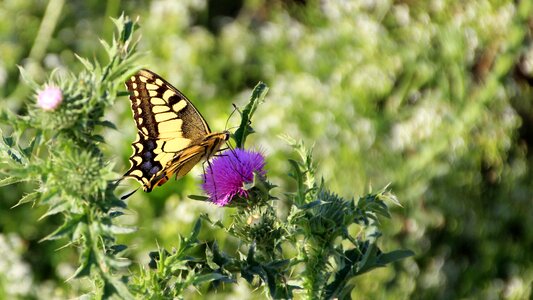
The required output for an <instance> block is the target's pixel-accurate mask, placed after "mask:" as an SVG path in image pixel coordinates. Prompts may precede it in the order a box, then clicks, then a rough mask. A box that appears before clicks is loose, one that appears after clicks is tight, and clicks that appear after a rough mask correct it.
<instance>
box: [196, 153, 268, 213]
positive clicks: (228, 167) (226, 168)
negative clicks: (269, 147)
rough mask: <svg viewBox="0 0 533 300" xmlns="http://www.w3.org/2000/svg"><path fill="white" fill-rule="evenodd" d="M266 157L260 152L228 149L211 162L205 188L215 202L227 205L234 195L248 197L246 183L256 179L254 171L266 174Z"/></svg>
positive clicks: (206, 173) (204, 183)
mask: <svg viewBox="0 0 533 300" xmlns="http://www.w3.org/2000/svg"><path fill="white" fill-rule="evenodd" d="M264 166H265V158H264V157H263V155H262V154H261V153H260V152H255V151H247V150H243V149H239V148H237V149H235V150H232V151H226V152H225V153H224V154H222V155H220V156H218V157H216V158H215V159H213V161H212V162H211V163H210V164H209V166H208V168H207V170H206V172H205V174H204V175H203V179H204V182H203V184H202V188H203V190H204V191H205V192H206V193H207V194H208V195H209V198H210V199H211V201H213V202H214V203H215V204H217V205H220V206H224V205H227V204H228V203H229V202H230V201H231V199H232V198H233V197H234V196H240V197H244V198H245V197H247V196H248V191H247V190H246V188H245V187H244V185H245V184H246V183H251V182H252V181H253V180H254V172H255V173H257V174H259V175H260V176H265V174H266V172H265V170H264Z"/></svg>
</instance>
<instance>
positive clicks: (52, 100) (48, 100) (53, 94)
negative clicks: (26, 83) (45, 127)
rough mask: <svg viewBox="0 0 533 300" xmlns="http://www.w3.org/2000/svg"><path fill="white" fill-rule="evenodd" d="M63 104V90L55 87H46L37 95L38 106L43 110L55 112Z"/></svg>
mask: <svg viewBox="0 0 533 300" xmlns="http://www.w3.org/2000/svg"><path fill="white" fill-rule="evenodd" d="M61 102H63V93H62V92H61V89H60V88H58V87H55V86H46V87H45V88H44V89H43V90H41V91H39V93H38V94H37V106H38V107H40V108H42V109H43V110H46V111H48V110H54V109H56V108H57V107H58V106H59V104H61Z"/></svg>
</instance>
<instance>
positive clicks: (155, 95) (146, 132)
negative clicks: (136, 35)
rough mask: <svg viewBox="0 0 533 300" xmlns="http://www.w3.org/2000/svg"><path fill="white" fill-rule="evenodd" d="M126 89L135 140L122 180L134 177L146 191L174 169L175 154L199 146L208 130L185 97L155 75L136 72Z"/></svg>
mask: <svg viewBox="0 0 533 300" xmlns="http://www.w3.org/2000/svg"><path fill="white" fill-rule="evenodd" d="M126 87H127V88H128V91H129V92H130V100H131V109H132V111H133V118H134V120H135V124H136V125H137V139H136V140H135V142H133V144H132V147H133V154H132V156H131V157H130V159H129V160H130V162H131V167H130V169H129V170H128V171H127V172H126V174H124V177H132V178H135V179H136V180H138V181H139V182H141V184H142V185H143V189H144V190H145V191H147V192H149V191H151V190H152V188H153V187H154V186H155V185H156V184H159V185H161V184H162V183H164V181H166V179H165V180H164V181H162V179H164V178H165V177H167V179H168V177H169V176H171V175H172V173H170V174H169V172H168V171H169V170H174V171H175V170H177V169H176V168H174V169H169V167H170V166H171V165H172V164H176V162H177V161H176V156H177V154H178V153H181V152H183V151H184V149H188V148H189V147H190V146H191V145H197V144H199V143H200V142H201V141H202V140H203V139H204V138H205V137H207V136H210V133H211V130H210V129H209V126H208V125H207V123H206V121H205V120H204V118H203V117H202V115H201V114H200V112H198V110H197V109H196V108H195V107H194V105H193V104H192V103H191V102H190V101H189V100H188V99H187V97H185V95H183V94H182V93H181V92H180V91H178V90H177V89H176V88H175V87H173V86H172V85H171V84H169V83H168V82H167V81H165V80H164V79H163V78H161V77H160V76H159V75H157V74H155V73H153V72H151V71H149V70H144V69H143V70H140V71H138V72H137V73H136V74H134V75H132V76H131V77H130V78H129V79H128V80H127V81H126ZM201 158H202V156H200V158H199V159H198V160H196V162H195V163H194V164H196V163H197V162H198V161H200V159H201ZM193 166H194V165H193ZM191 168H192V166H191V167H190V168H188V170H190V169H191ZM188 170H187V172H188ZM183 175H184V174H183Z"/></svg>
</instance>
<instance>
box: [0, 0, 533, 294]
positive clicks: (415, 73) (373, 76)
mask: <svg viewBox="0 0 533 300" xmlns="http://www.w3.org/2000/svg"><path fill="white" fill-rule="evenodd" d="M532 6H533V3H531V1H520V0H519V1H510V0H509V1H503V0H502V1H497V0H492V1H489V0H486V1H483V0H480V1H452V0H431V1H408V0H404V1H392V0H364V1H310V0H292V1H291V0H286V1H268V0H249V1H244V0H243V1H229V0H210V1H208V0H184V1H174V0H159V1H118V0H112V1H107V2H103V1H95V0H90V1H79V0H75V1H64V0H50V1H38V0H34V1H29V0H3V1H1V2H0V98H1V99H2V101H1V102H0V105H2V106H5V107H8V108H9V109H12V110H14V111H20V110H23V109H24V103H26V102H28V99H29V98H30V97H32V96H33V91H31V90H30V89H29V88H28V87H27V86H24V84H23V83H22V82H21V80H20V78H19V71H18V69H17V65H21V66H24V67H25V68H27V69H28V70H29V72H30V74H31V75H32V76H33V77H34V78H36V79H37V80H38V81H40V82H43V81H44V80H45V79H46V76H47V74H49V72H51V71H52V70H53V69H58V72H62V70H66V69H70V70H73V71H76V70H81V69H82V66H81V64H80V63H79V62H78V61H77V60H76V58H75V56H74V54H75V53H76V54H78V55H80V56H82V57H87V58H95V59H98V60H105V59H106V58H105V55H104V54H105V53H104V51H103V50H102V48H101V46H100V43H99V42H98V40H99V39H107V40H109V39H110V37H111V36H112V34H113V24H112V22H111V21H110V17H118V16H119V15H120V13H121V12H125V14H127V15H129V16H130V17H132V18H137V17H138V18H139V23H140V25H141V28H140V29H139V31H138V34H139V37H140V45H139V50H140V51H143V52H145V55H144V56H143V58H142V59H141V60H140V61H139V65H140V66H143V67H147V68H149V69H151V70H153V71H155V72H157V73H159V74H160V75H162V76H163V77H164V78H166V79H167V80H168V81H169V82H171V83H173V84H174V85H175V86H176V87H178V88H179V89H180V90H182V91H183V92H184V93H185V94H186V95H187V96H188V97H189V98H190V99H191V100H192V101H193V102H194V103H195V105H196V106H197V107H198V108H199V110H200V111H202V113H203V115H204V116H205V117H206V119H207V120H208V122H209V123H210V125H211V128H212V129H213V130H223V129H224V127H225V126H226V125H225V124H226V120H227V118H228V116H229V114H230V113H231V112H232V110H233V108H232V105H231V104H232V103H235V104H237V105H242V104H244V103H245V102H246V99H247V98H248V97H249V95H250V91H251V88H253V86H254V85H255V84H256V83H257V82H258V81H259V80H262V81H264V82H266V83H267V84H268V85H269V87H270V92H269V94H268V96H267V99H266V102H265V103H264V104H263V105H262V106H260V107H259V109H258V111H257V115H256V117H255V120H254V123H253V126H254V128H255V130H256V131H257V133H256V134H255V135H253V136H251V138H250V141H249V144H248V145H249V146H250V145H253V146H254V147H257V148H259V149H262V150H263V151H264V152H265V153H266V154H267V155H268V165H267V167H268V169H269V177H270V180H271V181H272V182H273V183H276V184H278V185H280V188H279V189H278V190H279V193H281V191H284V190H285V189H287V188H291V182H290V181H289V180H288V179H287V172H288V167H289V166H288V164H287V162H286V158H287V157H288V155H290V149H289V147H288V146H287V145H286V144H285V142H284V141H283V140H282V139H280V138H279V135H280V134H288V135H290V136H292V137H294V138H297V139H303V140H304V141H305V142H306V143H307V144H308V145H312V144H314V154H315V158H316V161H317V163H318V167H319V171H320V173H321V175H322V176H324V179H325V182H326V183H327V184H328V185H329V186H330V187H331V189H332V190H334V191H336V192H338V193H339V194H341V195H342V196H345V197H348V198H351V197H357V196H358V195H361V194H363V193H365V192H368V191H369V189H370V188H371V187H374V189H380V188H382V187H383V186H385V185H386V184H388V183H391V187H392V190H393V192H394V193H396V194H397V196H398V197H399V199H400V201H401V203H402V205H403V207H395V208H394V215H393V217H392V219H391V220H384V221H383V226H384V227H385V233H384V238H383V239H382V243H383V245H382V248H383V249H385V250H387V249H391V250H392V249H396V248H407V249H411V250H413V251H414V252H415V253H416V256H415V257H414V258H409V259H406V260H404V261H402V262H401V263H398V264H396V265H394V266H393V267H388V268H384V269H380V270H378V271H375V272H371V273H369V274H366V275H364V276H362V277H360V278H358V279H357V282H356V283H357V288H356V290H355V291H354V292H353V293H352V297H354V298H356V299H401V298H412V299H428V298H435V299H456V298H464V299H499V298H503V299H527V298H530V297H531V295H532V281H533V254H532V253H533V230H532V228H533V176H532V175H533V172H532V170H533V169H532V168H533V164H532V163H533V160H532V155H531V153H530V151H529V147H531V146H533V105H532V103H533V93H532V89H531V87H532V84H533V43H532V37H533V36H532V30H533V7H532ZM108 119H109V120H111V121H112V122H114V123H115V124H116V125H117V128H118V130H116V131H111V130H110V131H106V132H103V134H104V136H105V137H106V141H107V144H106V145H104V148H105V151H106V152H107V153H108V157H109V160H110V161H111V162H113V163H115V164H116V168H115V169H116V172H117V176H120V174H122V173H124V172H125V171H126V170H127V169H128V167H129V163H128V160H127V158H128V157H129V155H130V151H131V148H130V143H131V142H132V141H133V139H134V135H135V127H134V124H133V120H132V118H131V112H130V109H129V102H128V99H127V98H126V97H122V98H119V99H118V100H117V102H116V104H115V108H114V109H113V111H109V112H108ZM237 121H238V120H237V118H233V119H230V122H229V124H228V126H235V125H236V122H237ZM200 172H201V168H200V167H197V168H196V169H195V171H194V172H192V173H191V174H192V175H189V176H187V177H186V178H184V179H183V180H181V181H179V182H171V183H168V184H166V185H165V186H163V187H161V188H157V189H156V190H155V191H154V192H152V193H150V194H145V193H143V192H138V193H136V194H135V195H134V196H133V197H132V198H131V199H130V200H129V202H128V205H129V211H128V215H127V217H126V220H125V222H126V223H128V224H133V225H136V226H139V231H138V232H137V233H134V234H131V235H129V236H126V237H123V239H124V242H125V243H126V244H127V245H129V247H130V255H131V257H132V258H133V259H134V261H136V262H138V263H146V262H147V260H148V256H147V252H148V251H150V250H154V249H156V248H157V244H159V245H161V246H163V247H166V248H169V249H170V248H172V246H173V245H175V243H176V242H177V234H178V233H186V232H188V230H189V228H190V225H191V222H193V221H194V220H195V218H196V217H197V216H198V215H199V213H200V212H205V211H207V212H209V213H210V214H212V215H214V216H215V218H223V215H224V211H223V210H217V209H216V208H215V207H214V206H211V205H206V204H202V203H197V202H194V201H193V200H189V199H186V195H188V194H193V193H199V188H198V185H199V174H200ZM136 186H137V184H136V183H133V182H132V183H129V184H128V185H127V186H125V187H124V188H123V191H124V192H126V191H128V190H131V189H132V188H134V187H136ZM30 187H31V186H30V185H29V184H28V186H25V185H24V184H19V185H15V186H8V187H4V188H2V189H0V197H1V199H2V201H1V202H0V253H1V255H0V298H12V297H21V298H30V299H31V298H54V297H55V298H65V297H74V296H76V295H80V294H81V293H83V292H84V291H87V290H90V289H91V284H90V282H89V281H88V280H81V281H76V280H73V281H70V282H69V283H65V280H66V279H67V278H68V277H69V276H70V275H71V274H72V273H73V272H74V270H75V269H76V267H77V255H76V252H75V250H74V249H72V248H67V249H62V250H57V248H59V247H61V246H62V245H63V244H62V242H61V241H58V242H45V243H38V241H39V240H40V239H41V238H43V237H44V236H46V235H47V234H49V233H50V232H51V231H52V230H53V229H54V228H55V227H56V226H58V224H61V221H62V220H61V218H59V217H54V218H48V219H45V220H41V221H37V220H38V218H39V217H40V215H41V214H42V213H43V211H44V208H43V207H34V208H32V207H30V205H26V206H22V207H17V208H15V209H10V207H11V206H13V205H14V204H15V203H16V202H17V201H18V199H19V198H20V197H21V195H23V194H24V193H25V192H26V191H28V190H29V189H30ZM281 196H282V195H281ZM219 238H220V239H221V240H222V244H223V243H224V242H223V240H224V239H223V238H224V237H222V236H220V237H219ZM63 243H65V241H63ZM136 268H138V266H135V265H134V266H133V267H132V269H133V270H135V269H136ZM260 295H261V294H260V293H259V292H257V291H256V292H254V293H252V292H250V291H248V290H247V287H246V285H245V284H242V283H241V284H240V285H238V286H236V290H235V291H234V295H233V297H235V296H238V297H240V298H241V299H242V298H246V297H251V298H254V297H259V296H260ZM204 296H206V297H213V298H216V297H217V295H216V294H213V295H210V294H208V295H204ZM228 297H231V296H228Z"/></svg>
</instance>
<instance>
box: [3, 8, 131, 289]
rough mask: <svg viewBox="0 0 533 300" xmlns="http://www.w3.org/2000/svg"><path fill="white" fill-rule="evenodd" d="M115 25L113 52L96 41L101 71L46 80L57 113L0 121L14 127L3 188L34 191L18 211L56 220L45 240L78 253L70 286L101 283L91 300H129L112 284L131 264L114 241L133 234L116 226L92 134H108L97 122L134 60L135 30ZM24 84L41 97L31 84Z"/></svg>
mask: <svg viewBox="0 0 533 300" xmlns="http://www.w3.org/2000/svg"><path fill="white" fill-rule="evenodd" d="M115 24H116V26H117V32H118V37H117V39H116V40H114V41H113V43H112V45H108V44H107V43H106V42H103V41H102V44H103V45H104V47H105V48H106V51H107V53H108V54H109V63H108V64H107V65H105V66H103V67H101V66H100V65H99V64H98V63H97V62H94V63H90V62H89V61H88V60H85V59H82V58H80V61H81V62H82V63H83V65H84V66H85V68H86V69H85V70H84V71H82V72H80V73H79V74H67V75H66V76H64V77H60V76H52V77H51V78H50V80H49V82H48V83H47V84H46V86H57V87H59V88H60V90H61V93H62V101H61V102H60V103H59V106H58V107H57V108H56V109H54V110H53V111H50V110H48V111H46V110H44V109H43V108H42V107H41V106H40V104H39V103H31V104H29V105H28V108H27V113H26V114H24V115H15V114H13V113H12V112H10V111H8V110H4V111H3V112H2V114H1V117H2V118H1V121H2V122H3V123H5V124H9V125H11V126H12V128H10V130H11V131H12V134H11V135H9V136H5V135H4V136H3V141H2V142H1V143H0V150H1V151H0V157H1V160H2V163H1V165H0V167H1V169H0V172H1V173H2V174H4V175H6V176H8V177H5V178H4V179H2V184H4V185H5V184H12V183H15V182H19V181H29V182H33V183H35V184H36V185H37V188H36V189H35V191H34V192H31V193H29V194H27V195H25V196H24V197H22V198H21V199H20V200H19V202H18V203H17V205H21V204H24V203H27V202H32V203H34V205H43V206H45V207H46V208H47V211H46V212H45V213H44V215H42V217H41V218H45V217H49V216H53V215H57V214H60V215H62V217H63V219H64V222H63V224H62V225H60V226H59V227H58V228H56V229H55V230H54V231H53V232H52V233H50V234H49V235H48V236H46V237H45V238H43V240H56V239H61V238H68V240H69V241H68V244H70V245H75V246H77V247H78V250H79V267H78V268H77V270H76V271H75V272H74V274H72V277H73V278H74V277H83V276H90V277H91V278H92V279H93V280H94V281H96V282H100V284H98V285H99V287H100V289H98V290H95V291H93V296H96V297H107V296H109V295H111V294H112V293H118V294H119V295H121V296H122V297H123V298H129V297H131V296H130V293H129V292H128V290H127V288H126V287H125V286H124V283H123V282H122V281H121V280H120V279H118V278H117V277H115V276H114V274H115V273H117V272H121V271H123V270H124V269H125V268H126V267H128V266H129V264H130V262H129V260H128V259H125V258H124V257H122V253H121V252H122V251H123V250H124V249H125V247H124V246H123V245H118V244H117V243H116V235H118V234H124V233H131V232H132V231H134V229H132V228H128V227H122V226H120V225H117V224H116V222H115V221H114V219H115V218H116V217H117V216H120V215H121V214H122V213H121V211H122V210H123V209H124V208H125V207H126V204H125V203H124V202H123V201H121V200H120V199H118V198H117V197H115V196H114V194H113V191H114V189H115V183H113V182H112V181H111V179H112V178H116V174H115V173H114V172H113V171H112V165H111V164H110V163H108V162H106V159H105V158H104V156H103V153H102V151H101V150H100V148H99V146H100V144H101V142H102V141H103V138H102V137H101V136H100V135H98V134H97V130H98V129H99V128H101V127H103V126H109V123H108V122H105V121H103V120H102V119H103V115H104V111H105V110H106V108H108V107H109V106H110V105H112V104H113V102H114V99H115V97H116V96H115V95H116V94H117V90H118V86H119V85H121V84H122V82H123V77H124V73H125V70H128V69H131V68H132V62H133V60H134V59H135V55H133V50H134V48H135V43H132V36H131V31H132V29H133V27H134V26H135V23H133V22H132V21H131V20H129V19H128V18H127V17H124V16H122V17H120V18H119V19H117V20H115ZM21 71H22V72H23V73H24V70H23V69H21ZM25 77H26V78H27V76H25ZM29 84H30V85H31V86H34V87H36V88H37V89H41V88H39V87H38V85H37V84H36V83H34V82H32V81H30V82H29ZM42 89H46V87H44V88H42ZM39 93H41V92H39ZM37 97H41V94H39V96H37ZM22 145H27V146H22Z"/></svg>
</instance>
